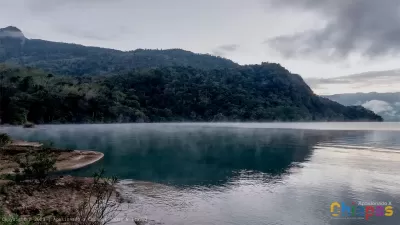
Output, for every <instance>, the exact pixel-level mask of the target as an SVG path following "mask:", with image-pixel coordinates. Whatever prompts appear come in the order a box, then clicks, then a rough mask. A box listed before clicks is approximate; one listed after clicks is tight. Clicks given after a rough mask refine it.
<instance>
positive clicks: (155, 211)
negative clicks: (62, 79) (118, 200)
mask: <svg viewBox="0 0 400 225" xmlns="http://www.w3.org/2000/svg"><path fill="white" fill-rule="evenodd" d="M0 132H7V133H9V134H10V135H12V137H14V138H18V139H25V140H31V141H48V140H50V141H53V142H54V143H55V145H56V146H58V147H65V148H72V149H93V150H97V151H101V152H103V153H105V158H104V160H102V161H101V162H99V163H97V164H95V165H92V166H90V167H88V168H85V169H81V170H78V171H74V172H73V173H74V175H79V176H87V175H91V174H92V173H93V171H96V170H97V169H99V168H101V167H104V168H105V169H106V171H107V172H108V174H109V175H117V176H118V177H119V178H121V179H122V181H121V185H120V188H121V190H122V192H123V195H124V196H125V198H127V199H130V200H131V201H132V203H130V204H124V210H125V211H124V213H122V214H121V215H120V217H124V216H126V217H128V218H130V217H136V216H140V217H142V218H145V217H148V218H149V219H152V220H155V221H158V222H160V223H162V224H174V225H175V224H196V225H197V224H199V225H203V224H204V225H205V224H218V225H247V224H249V225H250V224H254V225H261V224H262V225H300V224H304V225H324V224H340V225H341V224H344V225H350V224H357V225H358V224H376V225H389V224H390V225H394V224H400V216H399V215H400V214H399V213H400V175H399V172H398V171H399V169H400V124H399V123H218V124H207V123H201V124H110V125H46V126H37V127H36V128H34V129H23V128H18V127H1V128H0ZM334 201H338V202H345V203H348V205H350V204H351V202H353V201H355V202H358V201H379V202H382V201H386V202H389V201H390V202H391V203H392V204H393V206H394V215H393V216H392V217H373V218H371V219H370V220H369V221H365V220H360V219H332V217H331V213H330V211H329V210H330V204H331V203H332V202H334ZM119 224H131V223H123V222H121V223H119Z"/></svg>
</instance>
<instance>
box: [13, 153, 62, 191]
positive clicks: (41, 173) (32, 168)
mask: <svg viewBox="0 0 400 225" xmlns="http://www.w3.org/2000/svg"><path fill="white" fill-rule="evenodd" d="M56 160H57V157H56V154H55V153H54V152H51V151H50V150H48V149H43V150H33V151H31V152H29V153H27V154H25V155H24V157H18V158H16V159H15V162H17V163H18V167H19V169H17V170H16V171H14V172H15V174H16V181H17V182H19V181H23V180H26V179H34V180H37V181H39V183H40V184H44V183H45V182H46V181H47V178H48V175H49V173H50V172H53V171H55V170H56V167H55V163H56Z"/></svg>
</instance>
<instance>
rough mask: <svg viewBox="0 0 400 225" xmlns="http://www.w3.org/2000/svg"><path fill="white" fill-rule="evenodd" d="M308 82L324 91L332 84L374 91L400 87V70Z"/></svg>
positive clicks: (316, 79)
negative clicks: (380, 87)
mask: <svg viewBox="0 0 400 225" xmlns="http://www.w3.org/2000/svg"><path fill="white" fill-rule="evenodd" d="M306 82H307V83H308V85H310V87H311V88H313V89H322V88H323V87H324V86H325V85H331V84H339V85H340V84H344V85H350V86H352V87H353V88H354V90H357V89H362V88H371V89H372V88H373V87H377V86H392V87H393V88H395V87H398V86H399V85H400V70H387V71H374V72H367V73H360V74H352V75H347V76H340V77H332V78H308V79H306Z"/></svg>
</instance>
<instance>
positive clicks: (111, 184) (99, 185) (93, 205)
mask: <svg viewBox="0 0 400 225" xmlns="http://www.w3.org/2000/svg"><path fill="white" fill-rule="evenodd" d="M104 173H105V171H104V170H100V171H99V172H96V173H95V174H94V176H93V183H92V184H91V187H90V190H89V193H88V195H87V197H86V198H85V199H84V201H83V202H82V204H81V205H80V206H79V208H78V218H77V220H76V223H75V224H76V225H106V224H109V223H110V222H111V221H112V220H113V219H114V218H115V217H116V216H117V215H118V213H119V209H120V203H119V202H117V201H116V200H115V199H114V200H113V196H114V194H115V186H116V184H117V178H116V177H112V178H105V176H104Z"/></svg>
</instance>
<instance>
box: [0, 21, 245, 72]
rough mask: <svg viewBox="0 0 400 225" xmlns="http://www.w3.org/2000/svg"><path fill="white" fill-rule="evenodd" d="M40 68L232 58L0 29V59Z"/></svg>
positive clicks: (213, 63) (212, 62)
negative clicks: (100, 44)
mask: <svg viewBox="0 0 400 225" xmlns="http://www.w3.org/2000/svg"><path fill="white" fill-rule="evenodd" d="M1 62H3V63H9V64H17V65H22V66H30V67H36V68H41V69H43V70H45V71H47V72H52V73H56V74H61V75H64V74H67V75H101V74H110V73H116V72H118V73H120V72H123V71H129V70H132V69H137V68H152V67H167V66H191V67H194V68H201V69H218V68H233V67H237V66H238V65H237V64H236V63H234V62H232V61H231V60H228V59H224V58H221V57H217V56H212V55H207V54H195V53H193V52H189V51H185V50H181V49H169V50H146V49H137V50H135V51H128V52H123V51H118V50H113V49H106V48H98V47H87V46H82V45H77V44H67V43H58V42H51V41H44V40H35V39H27V38H25V36H24V35H23V33H22V32H21V31H20V30H19V29H18V28H16V27H7V28H3V29H0V63H1Z"/></svg>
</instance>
